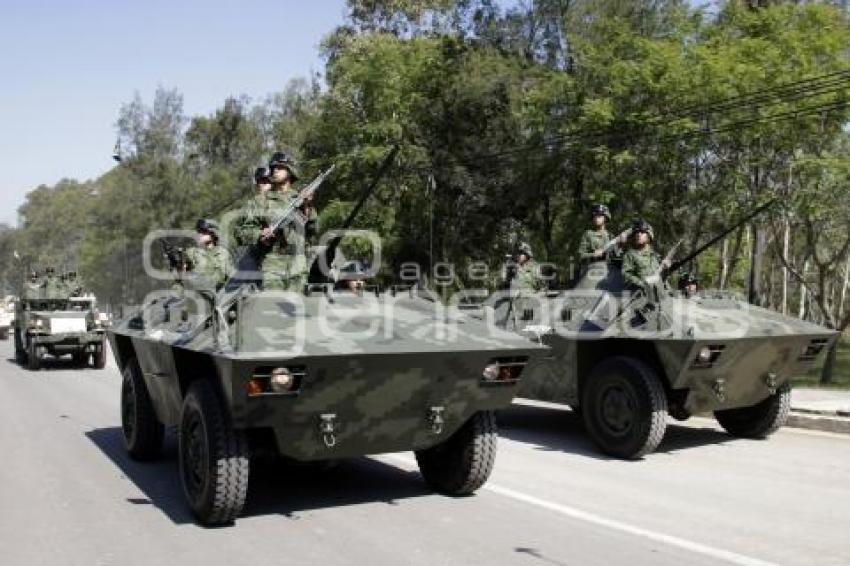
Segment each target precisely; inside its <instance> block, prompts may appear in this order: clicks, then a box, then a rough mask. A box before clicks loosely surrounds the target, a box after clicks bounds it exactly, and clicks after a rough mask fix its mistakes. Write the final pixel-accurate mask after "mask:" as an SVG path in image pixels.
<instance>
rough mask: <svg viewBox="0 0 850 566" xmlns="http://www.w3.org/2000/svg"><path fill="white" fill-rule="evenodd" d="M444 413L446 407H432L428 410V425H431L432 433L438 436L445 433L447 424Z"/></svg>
mask: <svg viewBox="0 0 850 566" xmlns="http://www.w3.org/2000/svg"><path fill="white" fill-rule="evenodd" d="M443 411H445V407H431V408H430V409H429V410H428V423H429V424H430V425H431V432H433V433H434V434H435V435H437V436H439V435H440V434H442V433H443V425H444V424H446V421H445V420H444V419H443Z"/></svg>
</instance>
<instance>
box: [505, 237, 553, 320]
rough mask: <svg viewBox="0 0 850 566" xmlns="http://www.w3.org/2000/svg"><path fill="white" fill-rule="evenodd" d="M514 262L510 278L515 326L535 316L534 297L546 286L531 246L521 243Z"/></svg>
mask: <svg viewBox="0 0 850 566" xmlns="http://www.w3.org/2000/svg"><path fill="white" fill-rule="evenodd" d="M514 261H515V262H516V263H515V265H514V266H512V267H513V270H512V273H510V274H509V277H510V290H511V295H512V297H513V301H512V303H511V311H510V312H511V316H512V318H513V321H514V325H517V324H518V321H519V320H530V319H532V318H533V314H534V303H533V299H532V297H533V295H534V293H535V292H536V291H539V290H540V289H542V288H543V286H544V281H543V280H542V279H541V278H540V269H539V268H538V266H537V262H535V261H534V253H533V252H532V250H531V246H529V245H528V244H527V243H524V242H523V243H521V244H520V245H519V246H517V249H516V252H514Z"/></svg>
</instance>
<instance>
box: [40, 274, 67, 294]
mask: <svg viewBox="0 0 850 566" xmlns="http://www.w3.org/2000/svg"><path fill="white" fill-rule="evenodd" d="M45 272H46V274H47V275H46V277H45V280H44V298H45V299H61V298H62V297H63V296H65V289H64V285H63V284H62V281H60V280H59V278H58V277H56V275H55V273H54V270H53V268H52V267H48V268H47V269H46V270H45Z"/></svg>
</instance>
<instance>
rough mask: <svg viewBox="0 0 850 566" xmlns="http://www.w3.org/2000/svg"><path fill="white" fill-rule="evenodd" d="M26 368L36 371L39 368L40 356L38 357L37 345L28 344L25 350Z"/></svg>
mask: <svg viewBox="0 0 850 566" xmlns="http://www.w3.org/2000/svg"><path fill="white" fill-rule="evenodd" d="M27 369H28V370H30V371H38V370H40V369H41V358H40V357H39V352H38V345H37V344H35V343H33V344H30V347H29V350H28V351H27Z"/></svg>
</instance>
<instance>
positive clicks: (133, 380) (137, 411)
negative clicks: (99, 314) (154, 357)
mask: <svg viewBox="0 0 850 566" xmlns="http://www.w3.org/2000/svg"><path fill="white" fill-rule="evenodd" d="M121 430H122V432H123V433H124V446H125V447H126V448H127V452H128V453H129V454H130V456H131V457H132V458H134V459H136V460H150V459H152V458H155V457H156V456H158V455H159V453H160V450H161V449H162V441H163V439H164V437H165V427H163V426H162V424H161V423H160V422H159V420H158V419H157V418H156V412H155V411H154V408H153V403H152V402H151V398H150V394H149V393H148V388H147V386H146V385H145V380H144V378H143V377H142V371H141V369H140V368H139V364H138V362H137V361H136V359H135V358H130V360H128V362H127V364H126V365H125V366H124V372H123V378H122V382H121Z"/></svg>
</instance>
